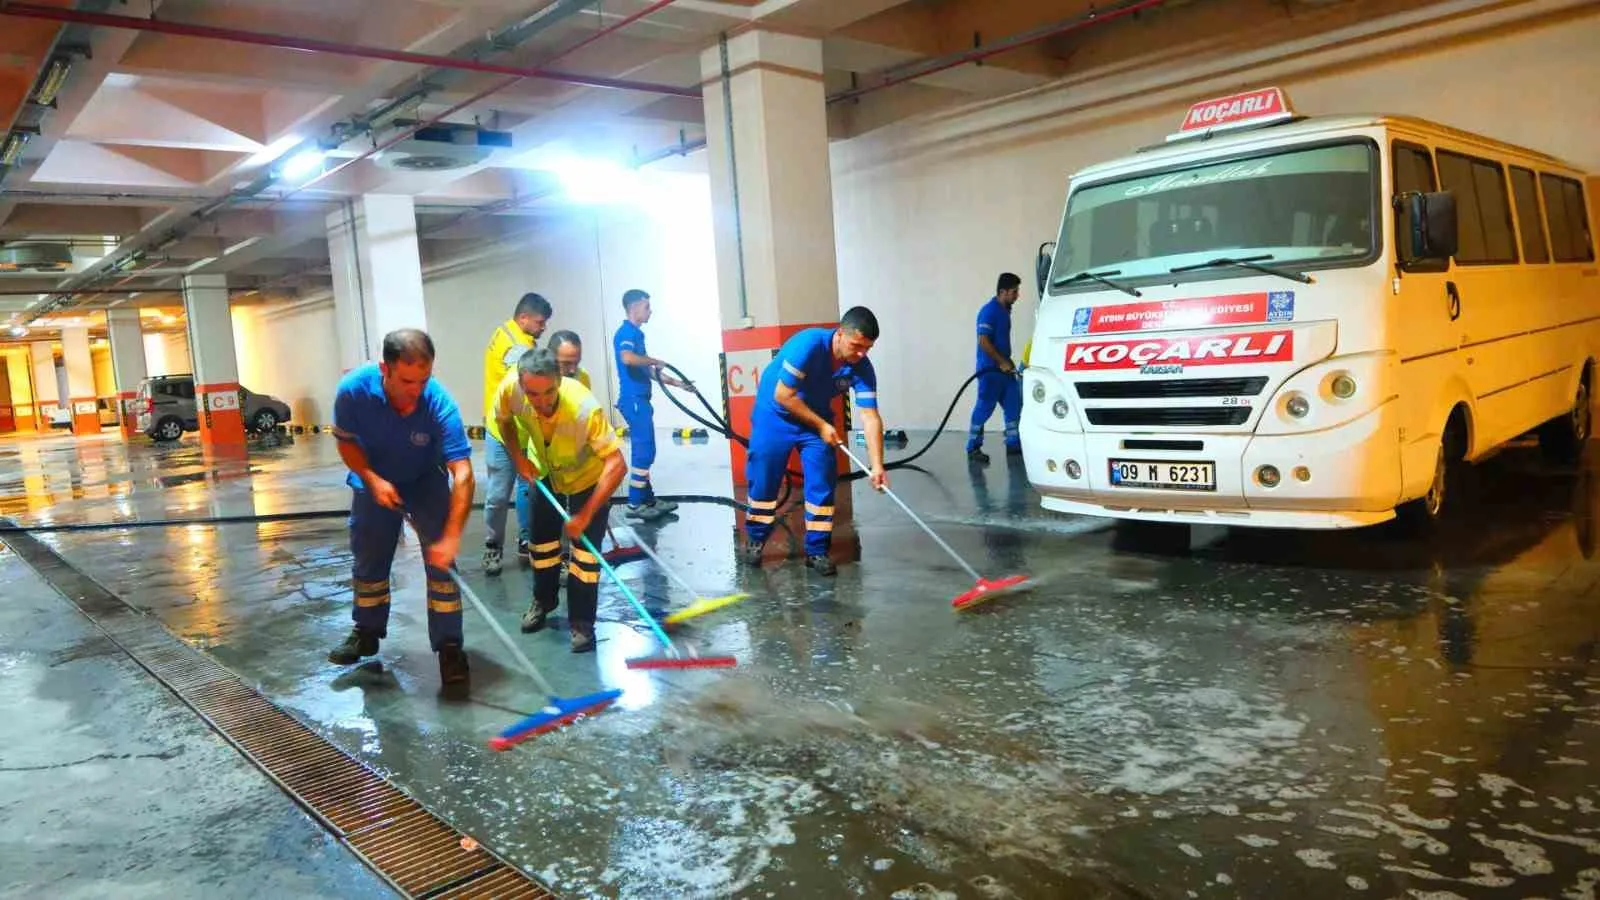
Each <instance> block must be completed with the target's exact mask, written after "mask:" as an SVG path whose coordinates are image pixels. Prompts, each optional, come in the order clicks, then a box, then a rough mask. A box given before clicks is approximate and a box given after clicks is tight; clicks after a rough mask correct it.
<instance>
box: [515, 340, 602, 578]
mask: <svg viewBox="0 0 1600 900" xmlns="http://www.w3.org/2000/svg"><path fill="white" fill-rule="evenodd" d="M545 346H546V347H547V348H549V350H550V352H551V353H554V354H555V357H556V365H557V366H559V367H560V368H561V377H563V378H575V379H577V380H578V383H579V384H581V385H583V386H584V387H586V388H588V389H589V390H590V391H591V392H593V391H594V386H593V385H591V384H590V383H589V371H588V370H587V369H585V368H584V367H583V339H582V338H579V337H578V333H577V332H576V331H566V330H562V331H557V332H555V333H554V334H552V335H550V340H549V341H547V342H546V343H545ZM524 437H526V436H524ZM532 491H533V489H532V488H530V487H528V482H526V481H524V480H522V479H521V478H518V479H517V521H518V522H519V523H521V525H522V540H521V542H520V544H519V546H520V547H521V548H522V554H523V558H524V559H527V558H528V557H527V554H528V523H529V522H531V521H533V518H532V517H533V506H532V503H533V499H534V498H533V494H532Z"/></svg>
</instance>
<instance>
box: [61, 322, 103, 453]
mask: <svg viewBox="0 0 1600 900" xmlns="http://www.w3.org/2000/svg"><path fill="white" fill-rule="evenodd" d="M61 359H62V361H63V362H64V363H66V369H67V399H66V404H65V405H67V406H68V408H70V409H71V410H72V433H73V434H75V435H78V436H79V437H82V436H84V435H90V434H99V433H100V409H99V401H98V397H97V395H96V394H95V390H94V356H93V355H92V354H91V353H90V351H89V329H87V328H63V329H61Z"/></svg>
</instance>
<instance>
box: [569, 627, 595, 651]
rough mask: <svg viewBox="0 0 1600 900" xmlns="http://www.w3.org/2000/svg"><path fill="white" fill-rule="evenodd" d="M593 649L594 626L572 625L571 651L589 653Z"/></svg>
mask: <svg viewBox="0 0 1600 900" xmlns="http://www.w3.org/2000/svg"><path fill="white" fill-rule="evenodd" d="M593 650H594V626H593V625H573V626H572V652H573V653H590V652H593Z"/></svg>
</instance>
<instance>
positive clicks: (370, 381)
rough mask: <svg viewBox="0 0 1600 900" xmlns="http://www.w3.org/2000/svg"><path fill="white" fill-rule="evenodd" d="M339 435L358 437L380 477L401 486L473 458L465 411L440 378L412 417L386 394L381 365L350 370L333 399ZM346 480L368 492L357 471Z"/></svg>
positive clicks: (424, 392)
mask: <svg viewBox="0 0 1600 900" xmlns="http://www.w3.org/2000/svg"><path fill="white" fill-rule="evenodd" d="M333 433H334V436H335V437H337V438H339V439H340V440H353V441H355V442H356V445H357V446H359V447H360V448H361V450H362V451H363V452H364V453H366V454H367V462H369V463H370V464H371V465H372V471H374V472H376V473H378V477H380V478H382V479H383V480H385V481H388V482H389V483H391V484H394V485H395V486H396V487H399V486H402V485H408V484H413V483H415V482H417V481H420V480H422V479H423V478H424V477H425V476H427V475H430V474H434V473H439V472H440V471H441V467H442V466H443V465H444V464H445V463H450V462H455V461H456V460H458V459H467V458H469V457H471V456H472V445H471V444H468V443H467V430H466V429H465V428H464V427H462V425H461V410H460V409H459V408H457V406H456V401H455V400H453V399H451V397H450V392H449V391H446V390H445V389H444V387H443V385H441V384H439V381H438V379H436V378H430V379H428V383H427V385H426V386H425V387H423V389H422V396H421V397H419V398H418V399H417V407H416V409H413V410H412V411H411V415H409V416H401V415H400V413H399V412H397V411H396V410H395V408H394V407H393V406H390V405H389V398H388V396H387V395H385V394H384V392H383V374H382V372H380V371H379V369H378V364H377V363H367V364H366V365H364V366H360V367H359V368H355V369H352V370H350V372H349V373H347V374H346V375H345V376H344V377H343V378H341V379H340V380H339V389H338V392H337V393H335V395H334V398H333ZM345 483H346V484H348V485H350V486H351V487H353V488H357V489H360V490H365V489H366V485H365V484H364V483H362V481H361V478H360V476H358V475H356V473H354V472H351V473H350V474H349V476H348V477H347V478H346V479H345Z"/></svg>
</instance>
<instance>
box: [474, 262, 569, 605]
mask: <svg viewBox="0 0 1600 900" xmlns="http://www.w3.org/2000/svg"><path fill="white" fill-rule="evenodd" d="M553 312H554V310H552V309H551V307H550V301H549V300H546V299H545V298H543V297H541V296H539V295H538V294H531V293H530V294H523V295H522V299H521V300H518V301H517V306H516V309H514V310H512V312H511V318H509V319H507V320H506V321H504V322H501V323H500V325H499V327H497V328H495V330H494V334H492V335H490V336H489V346H488V347H486V348H485V349H484V351H483V395H484V396H483V419H484V423H483V425H484V431H485V432H486V434H485V437H484V442H483V445H484V462H485V465H486V466H487V468H488V470H489V484H488V485H487V490H486V492H485V493H486V494H487V496H486V497H485V498H484V501H483V524H484V528H485V530H486V531H487V532H488V534H487V536H486V537H485V538H484V541H483V574H485V575H499V574H500V567H501V561H502V558H503V555H504V550H503V549H502V548H503V547H504V545H505V535H506V509H507V507H509V506H511V502H512V501H511V496H512V490H511V489H512V488H513V487H514V486H515V485H516V482H517V472H516V470H515V469H513V468H512V467H511V457H510V456H508V455H507V454H506V447H507V446H508V445H510V444H513V443H516V440H517V437H516V435H508V434H502V433H501V432H500V426H499V424H498V423H497V422H495V419H494V403H495V391H496V390H498V389H499V387H500V382H501V381H503V380H505V377H506V373H507V372H509V371H511V370H512V369H514V368H516V365H517V360H518V359H520V358H521V357H522V354H523V353H525V352H527V351H528V350H531V349H532V348H533V347H534V346H536V344H537V342H538V339H539V335H541V334H544V327H545V325H546V324H547V323H548V322H549V321H550V316H551V314H552V313H553ZM518 524H519V526H520V530H522V531H527V530H528V523H527V522H526V521H520V522H519V523H518ZM518 550H519V551H520V552H522V553H524V554H526V553H527V548H526V547H521V546H519V547H518Z"/></svg>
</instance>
